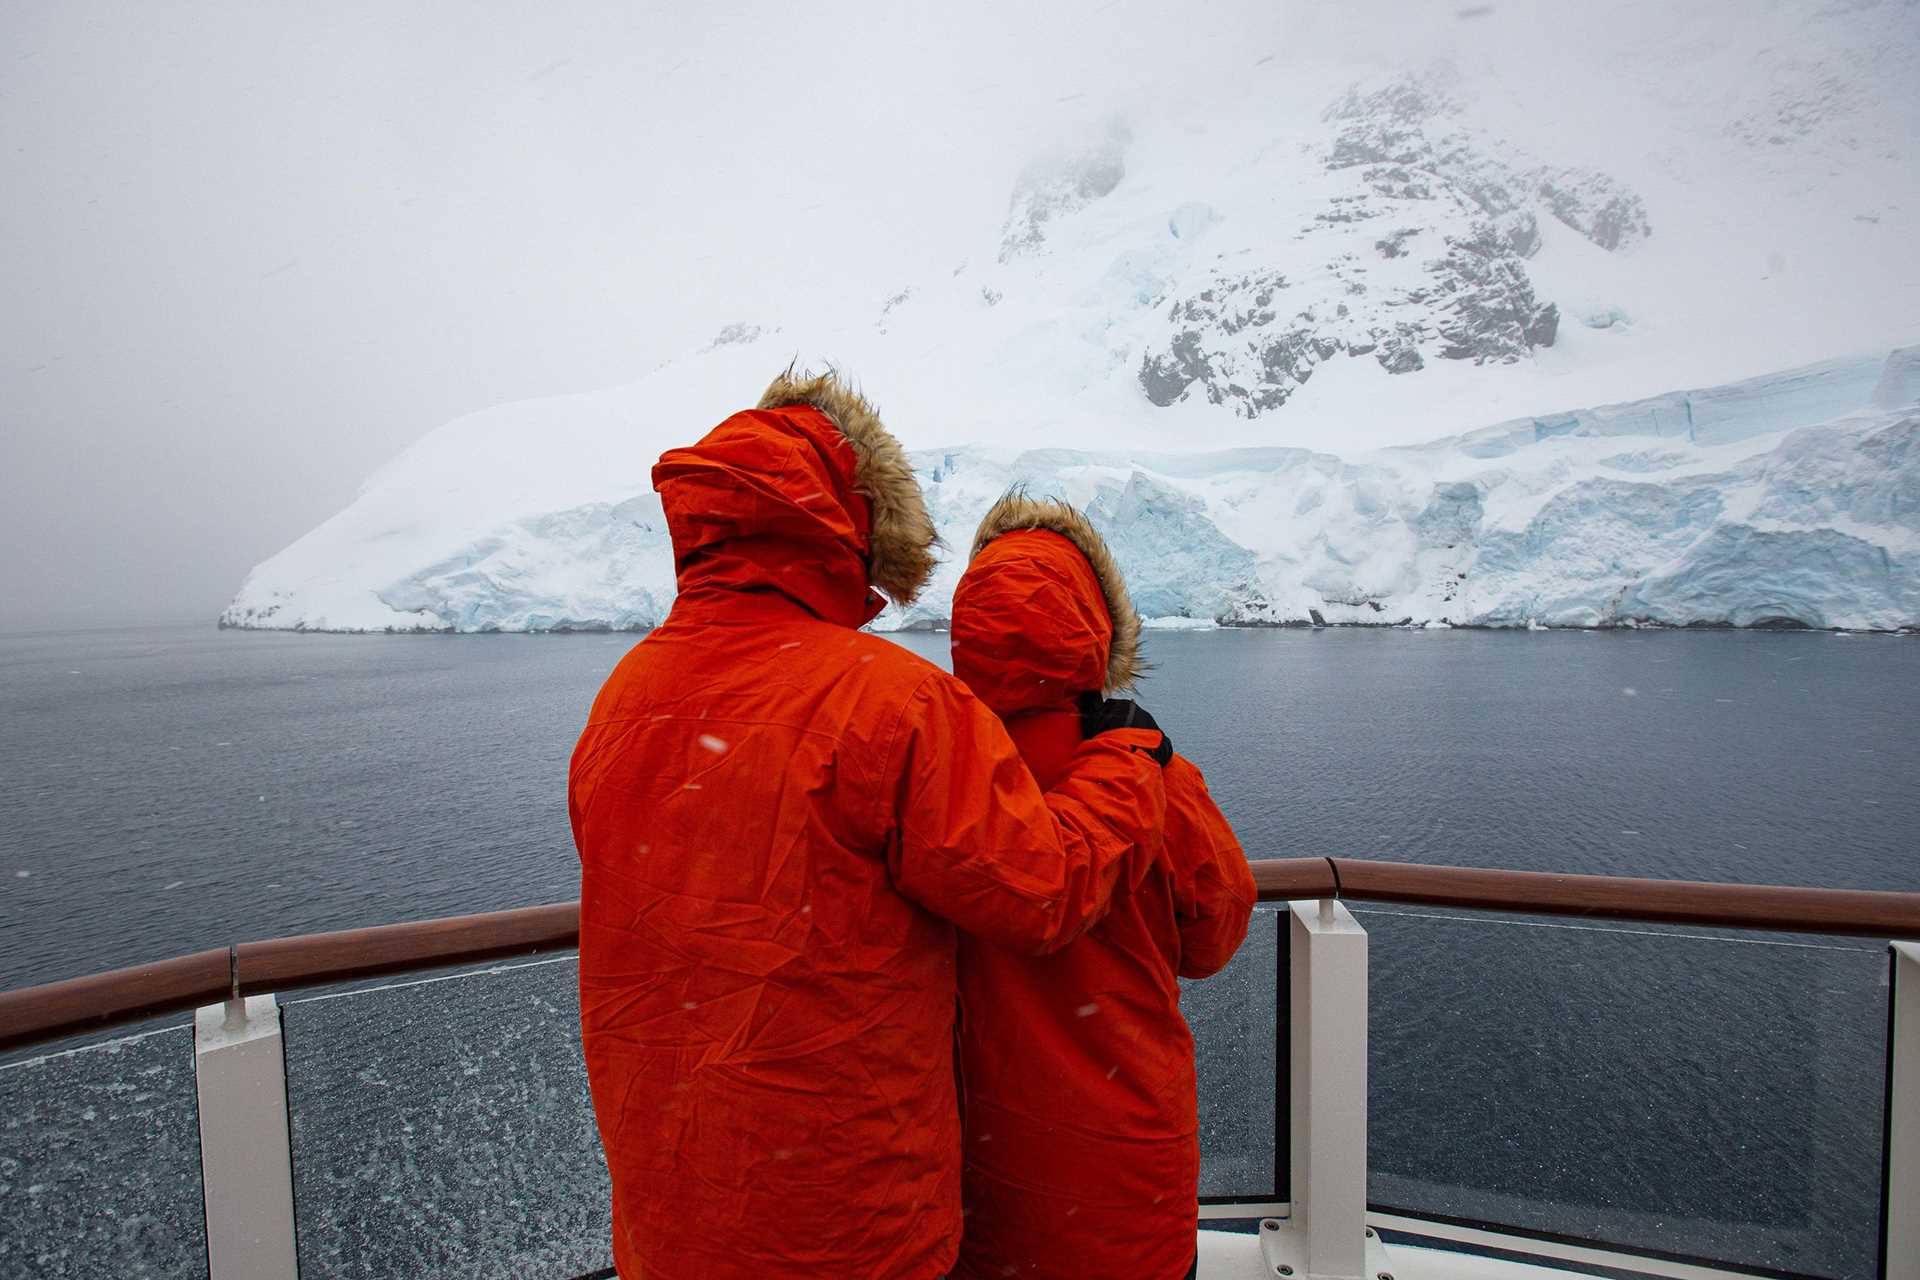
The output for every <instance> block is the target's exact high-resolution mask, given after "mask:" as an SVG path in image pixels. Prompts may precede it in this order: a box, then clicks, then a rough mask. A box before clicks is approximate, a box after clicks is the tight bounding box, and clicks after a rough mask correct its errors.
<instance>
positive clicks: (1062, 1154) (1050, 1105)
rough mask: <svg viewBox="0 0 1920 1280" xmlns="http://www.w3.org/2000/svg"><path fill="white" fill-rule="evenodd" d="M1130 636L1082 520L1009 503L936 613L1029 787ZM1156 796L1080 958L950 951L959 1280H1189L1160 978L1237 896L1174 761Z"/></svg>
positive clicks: (1080, 727)
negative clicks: (1154, 812)
mask: <svg viewBox="0 0 1920 1280" xmlns="http://www.w3.org/2000/svg"><path fill="white" fill-rule="evenodd" d="M1139 637H1140V621H1139V618H1138V617H1137V616H1135V614H1134V611H1133V606H1132V604H1131V603H1129V601H1128V598H1127V589H1126V585H1125V583H1124V582H1123V581H1122V580H1121V576H1120V569H1119V566H1118V565H1117V564H1116V563H1115V562H1114V559H1113V556H1112V555H1111V554H1110V553H1109V551H1108V549H1107V546H1106V543H1105V542H1104V541H1103V540H1102V539H1101V537H1100V535H1099V534H1098V533H1097V532H1095V530H1094V528H1093V526H1092V524H1090V523H1089V522H1088V521H1087V519H1086V517H1085V516H1083V515H1082V514H1081V513H1079V512H1078V511H1075V510H1074V509H1073V508H1072V507H1070V506H1068V505H1066V504H1065V503H1062V502H1044V501H1035V500H1033V499H1029V498H1027V497H1025V496H1023V495H1021V494H1017V493H1014V494H1009V495H1007V496H1006V497H1004V498H1002V499H1001V500H1000V501H999V503H998V504H996V505H995V506H994V507H993V509H992V510H991V511H989V512H988V513H987V516H986V519H985V520H983V521H982V522H981V525H980V529H979V532H978V534H977V535H976V536H975V538H974V542H973V556H972V560H971V562H970V563H969V564H968V566H967V570H966V573H965V574H964V575H963V576H962V577H961V579H960V585H959V588H958V589H957V590H956V591H955V593H954V598H953V669H954V673H955V674H956V675H958V676H959V677H960V678H961V679H962V680H964V681H966V683H967V685H968V687H969V688H971V689H972V690H973V691H974V692H975V693H976V694H978V695H979V696H980V698H981V700H982V701H983V702H985V703H986V704H987V705H988V706H989V707H992V708H993V709H994V711H996V712H998V713H999V714H1000V715H1001V717H1003V718H1004V719H1005V721H1006V725H1007V730H1008V732H1009V733H1010V734H1011V735H1012V737H1013V741H1014V743H1015V745H1017V746H1018V747H1019V748H1020V754H1021V755H1022V756H1023V757H1024V758H1025V759H1026V761H1027V763H1028V765H1029V766H1031V767H1032V769H1033V773H1034V776H1035V777H1036V778H1037V779H1039V781H1040V784H1041V785H1042V786H1046V785H1048V784H1049V783H1050V782H1052V781H1053V780H1055V779H1057V778H1060V777H1063V776H1065V770H1066V768H1067V767H1068V764H1069V762H1070V761H1072V760H1073V759H1074V758H1075V754H1076V752H1078V751H1080V750H1081V749H1082V743H1083V741H1084V740H1085V739H1086V737H1087V735H1088V734H1089V733H1090V732H1093V731H1096V730H1098V729H1099V728H1101V727H1102V726H1103V725H1104V724H1105V723H1107V722H1108V721H1109V720H1110V719H1112V718H1113V717H1114V715H1115V714H1116V713H1119V714H1121V715H1124V709H1125V708H1127V707H1129V706H1131V704H1130V703H1125V702H1110V701H1106V700H1105V699H1104V698H1103V696H1102V695H1103V691H1104V692H1107V693H1111V692H1115V691H1118V690H1121V689H1125V688H1127V687H1129V686H1131V685H1132V684H1133V683H1134V681H1135V680H1136V679H1137V678H1138V677H1139V676H1140V675H1141V674H1142V670H1143V667H1142V664H1141V661H1140V657H1139ZM1166 788H1167V818H1166V840H1165V843H1164V845H1163V846H1162V852H1161V855H1160V857H1159V858H1158V859H1156V860H1155V861H1154V862H1152V863H1151V864H1148V866H1147V868H1146V871H1145V874H1144V875H1143V876H1141V877H1140V878H1139V879H1137V880H1136V881H1134V882H1133V884H1132V885H1131V891H1130V892H1125V891H1123V892H1120V893H1116V894H1115V895H1114V900H1113V907H1112V909H1111V911H1110V912H1109V913H1108V915H1107V917H1106V918H1105V919H1104V920H1102V921H1101V922H1100V923H1099V924H1098V925H1096V926H1095V927H1094V928H1093V929H1091V930H1089V931H1088V932H1087V934H1086V935H1085V936H1084V937H1082V938H1081V939H1080V940H1079V941H1077V942H1075V943H1073V944H1072V945H1071V946H1068V947H1066V948H1064V949H1062V950H1060V951H1057V952H1055V953H1053V954H1051V955H1047V956H1041V957H1034V956H1030V955H1022V954H1019V953H1017V952H1014V951H1012V950H1009V949H1007V948H1005V947H1003V946H1001V945H999V944H998V943H997V942H996V941H995V940H994V939H992V938H985V937H963V938H962V940H961V947H960V1001H961V1011H960V1017H961V1030H960V1057H961V1087H962V1102H961V1106H962V1115H963V1117H964V1129H965V1141H966V1181H965V1186H964V1189H963V1198H964V1200H965V1204H966V1212H967V1222H966V1231H965V1234H964V1235H963V1237H962V1239H961V1244H960V1261H959V1263H958V1265H957V1266H956V1267H955V1268H954V1272H953V1274H954V1276H955V1277H956V1280H961V1278H965V1280H988V1278H991V1280H1002V1278H1003V1277H1020V1280H1083V1278H1084V1277H1088V1276H1124V1277H1126V1280H1176V1277H1183V1276H1190V1275H1191V1274H1192V1273H1193V1270H1192V1269H1193V1265H1194V1263H1195V1260H1196V1259H1195V1246H1196V1231H1197V1228H1198V1221H1197V1219H1198V1216H1199V1209H1198V1205H1199V1197H1198V1183H1199V1175H1200V1146H1199V1126H1198V1119H1197V1116H1196V1099H1195V1077H1194V1059H1193V1036H1192V1034H1191V1033H1190V1032H1189V1030H1188V1029H1187V1023H1186V1019H1185V1018H1183V1017H1182V1016H1181V1013H1180V986H1179V983H1178V981H1177V978H1179V977H1187V978H1205V977H1208V976H1210V975H1212V974H1214V973H1216V972H1218V971H1219V970H1220V969H1221V968H1222V967H1223V966H1225V964H1226V963H1227V961H1228V960H1229V959H1231V958H1232V956H1233V953H1234V952H1235V951H1236V950H1237V949H1238V948H1239V946H1240V942H1241V940H1242V939H1243V938H1245V937H1246V933H1247V924H1248V921H1249V919H1250V917H1251V915H1252V912H1253V904H1254V898H1255V892H1254V884H1253V872H1252V870H1251V869H1250V868H1249V867H1248V866H1247V859H1246V855H1245V854H1244V853H1242V852H1241V849H1240V845H1239V843H1238V842H1237V841H1236V840H1235V839H1234V836H1233V831H1232V829H1231V828H1230V827H1228V825H1227V822H1226V819H1225V818H1224V817H1222V816H1221V814H1220V811H1219V809H1218V808H1216V807H1215V806H1214V803H1213V800H1212V798H1211V797H1210V796H1209V795H1208V794H1207V787H1206V782H1205V781H1204V780H1203V779H1202V778H1201V776H1200V771H1199V770H1198V769H1196V768H1194V766H1193V765H1192V764H1190V763H1189V762H1188V761H1186V760H1185V759H1184V758H1182V757H1180V756H1178V755H1175V756H1173V757H1172V759H1171V760H1170V762H1169V763H1168V765H1167V769H1166ZM1110 802H1111V803H1115V804H1122V803H1125V797H1123V796H1121V795H1119V794H1118V793H1115V794H1113V795H1112V796H1111V797H1110Z"/></svg>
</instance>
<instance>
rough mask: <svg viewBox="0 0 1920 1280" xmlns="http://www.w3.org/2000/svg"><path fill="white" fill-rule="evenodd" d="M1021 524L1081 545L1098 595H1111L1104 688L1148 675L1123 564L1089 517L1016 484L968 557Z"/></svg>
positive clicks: (990, 516) (1126, 685)
mask: <svg viewBox="0 0 1920 1280" xmlns="http://www.w3.org/2000/svg"><path fill="white" fill-rule="evenodd" d="M1020 529H1045V530H1046V531H1047V532H1049V533H1057V534H1059V535H1060V536H1061V537H1063V538H1065V539H1066V540H1067V541H1068V542H1071V543H1072V544H1073V545H1074V546H1076V547H1078V548H1079V549H1080V554H1081V555H1083V556H1085V557H1086V558H1087V563H1088V564H1090V565H1092V566H1093V576H1094V578H1095V579H1096V580H1098V581H1099V583H1100V594H1101V595H1103V596H1105V597H1106V598H1107V613H1108V615H1109V616H1110V617H1112V619H1113V645H1112V647H1111V648H1110V649H1109V650H1108V651H1107V684H1106V692H1108V693H1117V692H1119V691H1120V690H1122V689H1131V688H1132V687H1133V686H1134V684H1135V682H1137V681H1138V680H1139V679H1140V678H1141V677H1142V676H1144V675H1146V674H1147V663H1146V661H1145V660H1144V659H1142V658H1141V656H1140V615H1139V614H1137V613H1135V612H1134V611H1133V601H1132V600H1131V599H1130V598H1129V597H1128V596H1127V583H1126V579H1124V578H1123V577H1121V576H1120V563H1119V561H1117V560H1115V559H1114V558H1113V552H1112V551H1110V550H1108V549H1107V540H1106V539H1105V538H1102V537H1101V536H1100V533H1099V531H1098V530H1096V529H1095V528H1094V527H1093V522H1092V521H1091V520H1088V519H1087V518H1086V516H1084V515H1082V514H1081V513H1080V512H1079V511H1077V510H1075V509H1074V508H1073V507H1072V506H1070V505H1068V504H1067V503H1065V502H1062V501H1060V500H1059V499H1058V498H1029V497H1028V496H1027V495H1026V494H1024V493H1022V492H1020V491H1019V490H1018V489H1014V490H1010V491H1009V492H1007V493H1005V494H1002V495H1001V498H1000V501H998V502H996V503H994V504H993V507H992V509H991V510H989V511H988V512H987V514H986V516H985V518H983V519H982V520H981V521H980V528H979V529H978V530H977V531H975V533H974V535H973V550H972V551H971V552H969V553H968V555H967V559H968V560H972V559H973V557H974V556H977V555H979V554H980V551H981V549H982V548H983V547H985V546H986V545H987V544H988V543H989V542H992V541H993V540H994V539H995V538H997V537H999V536H1000V535H1002V534H1005V533H1013V532H1015V531H1016V530H1020Z"/></svg>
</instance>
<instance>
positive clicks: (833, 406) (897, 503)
mask: <svg viewBox="0 0 1920 1280" xmlns="http://www.w3.org/2000/svg"><path fill="white" fill-rule="evenodd" d="M796 404H807V405H812V406H813V407H814V408H816V409H818V410H819V411H820V412H821V413H824V414H826V415H827V418H828V420H829V421H831V422H832V423H833V425H834V426H836V427H838V428H840V434H841V435H843V436H845V437H846V438H847V442H848V443H849V444H851V445H852V446H853V453H854V459H855V461H854V471H853V484H854V487H855V488H856V489H858V490H859V491H860V492H862V493H864V494H866V495H867V498H868V500H869V501H870V502H872V504H873V532H872V546H871V550H870V551H869V552H868V555H867V580H868V581H869V582H871V583H872V584H873V585H874V586H876V587H878V588H880V590H881V591H883V592H885V593H886V596H887V598H888V599H889V600H891V601H893V602H894V603H895V604H911V603H913V600H914V597H916V596H918V595H919V594H920V589H921V588H922V587H924V586H926V585H927V578H928V577H929V576H930V575H931V574H932V573H933V548H934V547H935V546H937V545H938V544H939V541H940V539H939V537H938V535H936V534H935V533H934V529H933V521H932V520H931V519H930V518H929V517H928V515H927V503H926V499H925V498H924V497H922V496H921V493H920V482H919V481H917V480H915V479H914V478H913V464H912V463H911V462H908V461H907V454H906V450H904V449H902V448H901V447H900V442H899V441H898V440H895V439H894V438H893V435H892V433H891V432H889V431H888V430H887V428H886V427H885V425H884V424H882V423H881V421H880V414H879V412H878V411H877V410H875V409H874V407H873V405H871V404H870V403H868V401H867V398H866V397H865V396H863V395H861V394H860V392H859V391H858V390H856V389H855V388H853V387H851V386H848V385H847V384H846V383H845V382H843V381H841V379H840V375H839V373H837V372H836V371H835V370H833V369H828V370H827V371H826V372H825V373H820V374H813V373H807V372H805V371H801V370H796V369H795V368H794V367H793V366H792V365H788V366H787V369H786V372H784V373H782V374H781V375H780V376H779V377H777V378H775V379H774V380H773V385H772V386H769V387H768V388H767V393H766V394H765V395H763V396H761V397H760V403H759V404H758V405H757V406H755V407H756V408H760V409H784V408H786V407H787V406H789V405H796Z"/></svg>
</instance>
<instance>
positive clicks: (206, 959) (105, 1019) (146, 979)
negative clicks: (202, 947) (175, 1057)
mask: <svg viewBox="0 0 1920 1280" xmlns="http://www.w3.org/2000/svg"><path fill="white" fill-rule="evenodd" d="M232 982H233V951H232V949H231V948H229V947H220V948H218V949H217V950H213V951H199V952H195V953H194V954H193V955H190V956H177V957H175V958H174V959H172V960H156V961H154V962H153V963H151V964H136V965H133V966H131V967H129V968H126V969H113V970H109V971H108V972H106V973H94V974H88V975H87V976H86V977H84V978H68V979H67V980H66V981H64V982H49V983H47V984H46V985H45V986H39V987H23V988H21V989H20V990H18V991H0V1050H4V1049H17V1048H19V1047H21V1046H22V1045H29V1044H39V1043H41V1042H42V1041H46V1040H58V1039H60V1038H61V1037H62V1036H73V1035H80V1034H81V1033H83V1032H87V1031H98V1030H101V1029H103V1028H106V1027H117V1026H120V1025H122V1024H124V1023H128V1022H138V1021H140V1019H142V1018H154V1017H158V1016H159V1015H161V1014H163V1013H176V1012H178V1011H179V1010H181V1009H195V1008H198V1007H199V1006H201V1005H203V1004H213V1003H214V1002H216V1001H219V1000H224V999H226V998H227V995H228V993H229V991H230V990H231V988H232Z"/></svg>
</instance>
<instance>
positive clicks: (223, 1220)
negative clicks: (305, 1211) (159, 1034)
mask: <svg viewBox="0 0 1920 1280" xmlns="http://www.w3.org/2000/svg"><path fill="white" fill-rule="evenodd" d="M193 1061H194V1076H195V1083H196V1085H197V1089H198V1093H199V1099H200V1185H201V1189H202V1192H203V1194H204V1196H205V1199H206V1206H207V1277H208V1280H297V1277H298V1276H299V1274H300V1264H299V1261H298V1259H297V1257H296V1256H295V1252H294V1235H293V1152H292V1143H291V1141H290V1140H289V1138H288V1135H287V1060H286V1054H285V1052H284V1050H283V1049H282V1047H281V1041H280V1006H279V1004H278V1003H277V1002H276V1001H275V1000H274V998H273V997H272V996H270V995H265V996H248V997H247V998H246V999H244V1000H229V1001H227V1002H226V1003H225V1004H210V1005H206V1006H203V1007H202V1008H201V1009H199V1010H198V1011H197V1012H196V1013H195V1015H194V1039H193Z"/></svg>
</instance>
